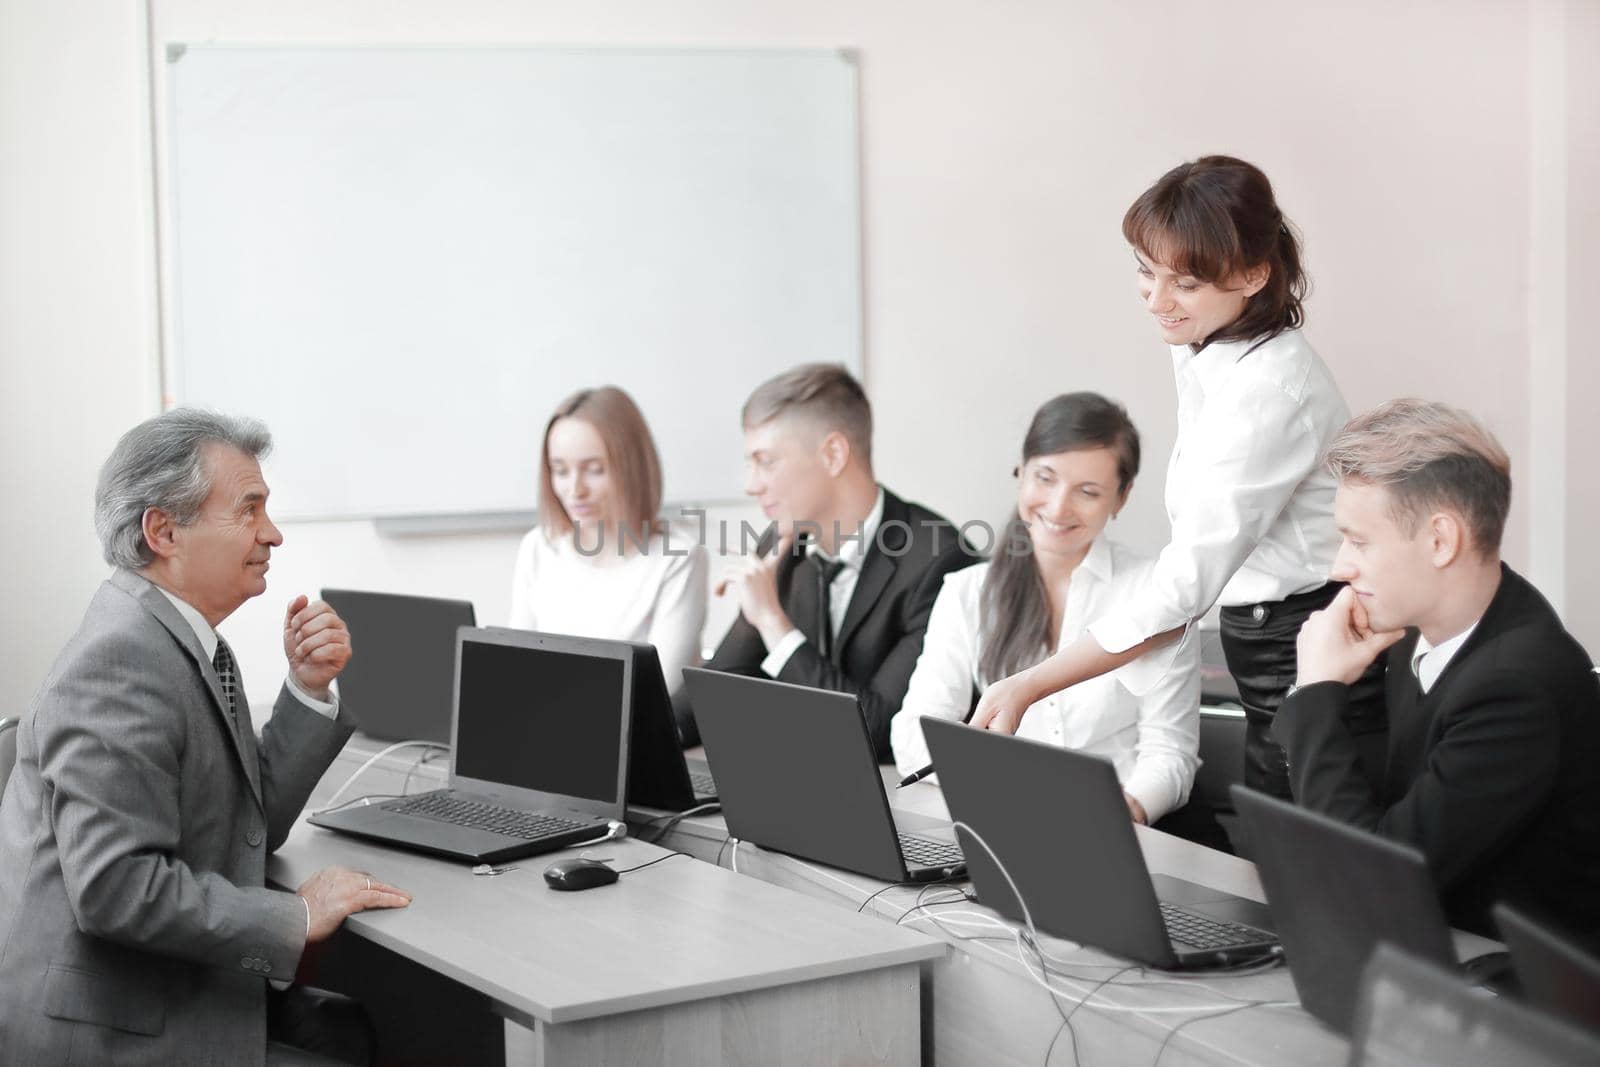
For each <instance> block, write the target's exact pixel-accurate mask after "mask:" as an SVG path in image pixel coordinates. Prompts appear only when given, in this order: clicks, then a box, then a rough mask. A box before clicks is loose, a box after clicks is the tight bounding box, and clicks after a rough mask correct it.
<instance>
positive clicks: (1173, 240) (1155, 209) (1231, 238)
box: [1122, 156, 1306, 347]
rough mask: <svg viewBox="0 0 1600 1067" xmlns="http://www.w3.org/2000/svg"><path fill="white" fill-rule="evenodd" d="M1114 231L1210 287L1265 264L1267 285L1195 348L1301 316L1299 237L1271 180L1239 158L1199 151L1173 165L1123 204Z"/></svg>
mask: <svg viewBox="0 0 1600 1067" xmlns="http://www.w3.org/2000/svg"><path fill="white" fill-rule="evenodd" d="M1122 236H1123V237H1125V238H1127V240H1128V243H1129V244H1131V245H1132V246H1133V247H1134V248H1136V249H1138V250H1139V252H1140V253H1141V254H1142V255H1144V256H1146V257H1147V258H1150V259H1156V260H1159V261H1161V262H1162V263H1164V264H1166V265H1167V266H1168V267H1170V268H1172V269H1173V270H1174V271H1176V272H1178V273H1179V274H1187V275H1189V276H1190V277H1192V278H1197V279H1199V280H1200V281H1203V282H1210V283H1212V284H1213V285H1224V284H1227V283H1229V282H1230V281H1231V280H1232V279H1235V278H1237V277H1238V276H1239V275H1242V274H1244V273H1245V272H1246V271H1249V270H1251V269H1253V268H1255V267H1259V266H1261V265H1263V264H1265V265H1266V266H1267V267H1268V268H1269V272H1270V273H1269V274H1268V276H1267V284H1266V285H1265V287H1263V288H1262V290H1261V291H1260V292H1259V293H1256V294H1255V295H1254V296H1252V297H1251V298H1250V299H1249V300H1248V301H1246V303H1245V306H1244V314H1242V315H1240V316H1239V317H1238V318H1237V319H1235V320H1234V321H1233V322H1231V323H1229V324H1228V325H1227V326H1224V327H1223V328H1222V329H1220V330H1218V331H1217V332H1216V333H1214V334H1212V335H1211V336H1210V337H1207V338H1206V339H1205V341H1204V342H1203V343H1202V347H1204V345H1207V344H1210V343H1211V342H1212V341H1265V340H1267V339H1268V338H1270V337H1275V336H1277V335H1278V334H1280V333H1282V332H1283V331H1285V330H1294V329H1298V328H1299V327H1300V325H1301V323H1302V322H1304V321H1305V311H1304V309H1303V307H1302V306H1301V305H1302V302H1303V301H1304V300H1305V296H1306V276H1305V271H1304V270H1302V269H1301V266H1300V241H1299V239H1298V238H1297V237H1296V236H1295V231H1294V227H1293V226H1291V225H1290V223H1289V220H1288V219H1286V218H1284V216H1283V212H1282V211H1280V210H1279V209H1278V203H1277V201H1276V200H1275V199H1274V198H1273V195H1272V183H1271V182H1269V181H1268V180H1267V176H1266V175H1265V174H1263V173H1261V171H1260V170H1259V169H1258V168H1256V167H1254V166H1251V165H1250V164H1249V163H1246V162H1245V161H1244V160H1242V159H1234V158H1233V157H1232V156H1204V157H1202V158H1200V159H1197V160H1195V161H1194V162H1192V163H1181V164H1179V165H1178V166H1176V167H1173V168H1172V169H1171V170H1169V171H1167V173H1165V174H1163V175H1162V176H1161V180H1160V181H1158V182H1156V183H1155V184H1154V185H1152V186H1151V187H1150V188H1148V189H1146V190H1145V191H1144V193H1143V195H1141V196H1140V197H1139V199H1137V200H1135V201H1134V202H1133V206H1132V207H1130V208H1128V213H1127V214H1126V215H1124V216H1123V217H1122Z"/></svg>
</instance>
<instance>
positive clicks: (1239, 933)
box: [1161, 904, 1273, 948]
mask: <svg viewBox="0 0 1600 1067" xmlns="http://www.w3.org/2000/svg"><path fill="white" fill-rule="evenodd" d="M1161 921H1162V922H1164V923H1166V924H1167V936H1168V937H1170V938H1171V939H1172V940H1173V941H1176V942H1179V943H1181V944H1184V945H1193V946H1194V947H1195V948H1232V947H1234V946H1235V945H1259V944H1264V943H1267V942H1270V941H1272V940H1273V939H1272V937H1271V935H1269V934H1265V933H1263V932H1262V931H1260V930H1256V929H1253V928H1251V927H1249V926H1240V925H1239V924H1238V923H1230V922H1223V921H1221V920H1219V919H1208V918H1206V917H1205V916H1204V915H1196V914H1195V913H1194V912H1192V911H1184V910H1183V909H1182V908H1180V907H1178V906H1177V905H1175V904H1163V905H1161Z"/></svg>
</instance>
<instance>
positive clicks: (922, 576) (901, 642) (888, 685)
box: [678, 490, 978, 761]
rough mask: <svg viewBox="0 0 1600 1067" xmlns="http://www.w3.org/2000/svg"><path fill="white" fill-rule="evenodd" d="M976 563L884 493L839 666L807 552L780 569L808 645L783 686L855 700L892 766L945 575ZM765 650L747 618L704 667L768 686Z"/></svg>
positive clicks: (781, 592)
mask: <svg viewBox="0 0 1600 1067" xmlns="http://www.w3.org/2000/svg"><path fill="white" fill-rule="evenodd" d="M977 559H978V556H977V554H976V553H975V552H974V551H973V550H972V548H971V547H970V546H969V545H967V544H966V543H965V542H964V541H962V540H961V537H960V535H959V534H958V533H957V531H956V529H955V527H953V526H952V525H950V523H949V522H948V521H947V520H946V519H945V518H944V517H942V516H940V515H938V514H936V513H934V512H932V511H929V510H928V509H927V508H925V507H922V506H920V505H918V504H908V503H907V502H906V501H904V500H901V499H900V498H899V497H897V496H895V495H894V494H893V493H891V492H889V491H888V490H884V493H883V519H882V521H881V522H880V524H879V526H878V533H877V536H876V537H875V538H874V539H873V543H872V544H871V545H869V546H868V547H867V553H866V555H865V556H864V557H863V558H862V561H861V576H860V578H859V579H857V581H856V588H855V592H854V593H852V594H851V596H850V606H849V608H848V609H847V611H846V612H845V617H844V622H843V623H842V625H841V626H840V628H839V634H838V637H837V639H836V640H835V641H834V644H833V653H834V654H833V658H832V659H831V660H830V659H824V658H823V657H822V654H821V653H820V652H819V651H818V648H817V620H818V610H817V590H816V585H817V574H816V564H815V562H814V561H813V560H812V559H811V558H810V557H808V556H807V555H806V553H805V548H804V546H803V545H796V546H795V549H794V551H793V552H792V553H791V554H790V556H789V558H788V559H785V560H784V561H783V562H782V563H781V564H780V565H779V566H778V598H779V599H780V600H781V601H782V602H783V608H784V611H785V612H787V613H788V615H789V619H790V621H791V622H793V623H794V625H795V627H796V628H797V629H798V630H799V631H800V632H801V634H803V635H804V636H805V639H806V642H805V644H803V645H801V646H800V647H799V648H797V649H796V650H795V652H794V655H792V656H790V657H789V662H788V663H786V664H784V667H783V671H782V673H780V674H779V675H778V680H779V681H783V682H793V683H794V684H796V685H807V686H811V687H812V688H815V689H832V690H836V691H838V692H843V693H854V694H855V695H856V698H857V700H858V701H859V703H860V705H861V712H862V714H863V715H864V716H865V717H866V720H867V730H868V732H869V733H870V734H871V736H872V744H873V747H874V748H875V749H876V750H877V754H878V759H879V760H880V761H882V760H887V759H889V758H890V754H889V719H890V718H891V717H892V716H893V715H894V713H895V712H897V711H899V710H900V704H901V703H902V702H903V701H904V700H905V696H906V686H907V684H909V683H910V681H911V671H912V669H913V668H915V667H916V665H917V657H918V656H919V655H921V654H922V637H923V634H924V632H926V630H927V628H928V615H929V613H930V612H932V610H933V602H934V600H935V599H936V598H937V597H938V595H939V589H940V587H941V586H942V585H943V584H944V576H945V575H946V574H949V573H950V572H951V571H956V570H960V569H961V568H962V567H965V566H967V565H968V564H969V563H973V562H975V561H976V560H977ZM766 658H767V647H766V645H765V644H764V643H763V642H762V640H761V635H760V634H759V633H757V632H756V628H755V627H753V626H751V625H750V623H749V622H747V621H746V620H745V618H744V617H743V616H740V617H739V618H738V619H737V620H736V621H735V622H734V624H733V627H732V629H730V630H729V631H728V635H727V636H726V637H724V638H723V639H722V644H720V645H719V646H717V652H716V655H714V656H712V657H711V662H710V663H707V664H706V666H707V667H708V668H709V669H711V670H716V671H728V672H730V673H733V674H747V675H751V676H753V677H764V675H763V674H762V672H761V661H762V660H764V659H766ZM678 727H679V731H680V732H681V733H682V735H683V741H684V744H685V745H693V744H697V743H698V742H699V738H700V731H699V729H698V728H697V727H696V726H695V723H694V715H693V712H692V711H690V710H689V709H687V708H686V707H683V708H680V709H679V714H678Z"/></svg>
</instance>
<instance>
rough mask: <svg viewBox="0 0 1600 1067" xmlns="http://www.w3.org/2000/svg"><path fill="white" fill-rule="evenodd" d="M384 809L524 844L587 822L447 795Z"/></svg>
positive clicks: (432, 795) (426, 795)
mask: <svg viewBox="0 0 1600 1067" xmlns="http://www.w3.org/2000/svg"><path fill="white" fill-rule="evenodd" d="M384 807H385V808H387V809H388V810H390V811H392V812H396V813H398V814H400V815H420V816H421V817H422V818H424V819H437V820H439V821H440V822H447V823H450V824H451V825H452V826H466V827H470V828H472V829H474V830H487V831H489V832H490V833H496V834H504V835H506V836H507V837H520V838H521V839H522V840H524V841H537V840H539V839H540V838H544V837H553V836H555V835H556V834H563V833H566V832H568V831H570V830H581V829H583V828H584V827H585V826H586V825H588V824H587V823H581V822H577V821H574V820H572V819H562V818H557V817H556V816H554V815H537V814H534V813H533V812H531V811H518V810H517V809H516V808H501V807H497V806H495V805H493V804H480V803H477V802H476V801H471V800H462V799H460V798H459V797H454V796H451V795H450V794H449V793H442V792H441V793H423V794H421V795H419V796H414V797H411V798H409V799H407V800H397V801H391V802H390V803H388V804H385V805H384Z"/></svg>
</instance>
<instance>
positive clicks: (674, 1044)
mask: <svg viewBox="0 0 1600 1067" xmlns="http://www.w3.org/2000/svg"><path fill="white" fill-rule="evenodd" d="M588 851H589V852H590V853H591V854H593V855H597V856H610V857H614V859H615V861H616V866H617V867H619V868H623V867H631V866H635V865H637V864H640V863H645V862H647V861H649V860H651V859H654V858H656V857H657V856H661V855H665V854H666V851H665V850H663V849H660V848H657V847H655V846H653V845H647V844H644V843H642V842H638V841H628V840H624V841H616V842H610V843H607V844H605V845H603V846H591V848H590V849H589V850H588ZM571 854H573V853H572V852H571V851H570V850H569V851H568V852H565V853H557V854H556V855H557V856H560V855H571ZM552 858H554V857H535V858H532V859H529V860H527V861H524V863H523V864H522V865H521V868H520V869H519V870H516V871H511V872H509V873H507V874H504V875H500V876H498V877H478V876H474V875H473V874H472V873H471V872H470V870H469V869H468V868H466V867H465V866H462V865H459V864H454V863H447V862H443V861H439V860H434V859H430V858H428V857H425V856H418V855H412V854H409V853H404V852H399V851H395V850H392V849H386V848H382V847H379V846H376V845H369V844H365V843H363V842H361V841H358V840H356V839H354V838H349V837H343V836H341V835H337V834H333V833H330V832H328V831H325V830H321V829H318V828H315V827H312V826H309V825H308V824H306V823H304V822H303V821H302V822H301V823H300V824H299V825H298V826H297V827H296V828H295V830H294V832H293V833H292V834H291V836H290V839H289V841H288V842H287V843H286V844H285V845H284V847H283V848H282V849H280V850H279V851H278V853H277V854H276V855H275V856H274V857H273V859H272V861H271V863H270V865H269V868H268V877H269V878H270V879H271V880H272V881H274V882H276V883H277V884H279V885H298V884H299V883H300V882H301V881H302V880H304V879H305V878H307V877H309V876H310V875H311V874H312V873H313V872H314V871H316V870H318V869H319V868H322V867H325V866H329V865H331V864H342V865H345V866H350V867H354V868H356V869H359V870H367V871H371V872H372V873H373V874H375V875H376V876H377V877H379V878H382V879H384V880H385V881H388V882H390V883H392V884H394V885H398V886H401V887H403V888H405V889H406V890H408V891H409V892H410V893H411V894H412V895H413V900H412V904H411V906H410V907H409V908H406V909H403V910H397V911H373V912H365V913H362V914H359V915H354V916H351V917H350V919H349V920H347V922H346V927H347V929H348V930H349V931H350V932H352V933H354V934H356V935H357V936H359V937H362V938H366V939H368V940H370V941H372V942H374V943H376V944H379V945H382V946H384V947H385V948H388V949H390V950H392V951H394V952H396V953H399V954H400V955H402V956H404V957H406V958H407V959H410V960H412V961H414V962H417V963H420V964H422V965H423V966H425V967H427V968H429V969H430V970H432V971H435V972H437V973H438V974H441V975H444V976H446V977H448V978H450V979H453V980H454V981H456V982H459V983H461V984H463V985H465V986H468V987H470V988H472V989H475V990H477V991H479V992H480V993H482V994H484V995H485V996H487V997H488V998H489V999H490V1000H491V1001H492V1002H493V1003H494V1005H495V1006H496V1009H497V1011H499V1012H500V1014H502V1015H503V1016H504V1017H505V1018H506V1019H507V1020H508V1025H507V1060H508V1062H531V1063H535V1064H561V1065H566V1064H582V1063H592V1064H603V1065H608V1067H609V1065H616V1064H629V1063H639V1064H645V1063H649V1064H657V1063H678V1064H686V1065H702V1064H718V1063H728V1064H736V1063H761V1062H800V1063H834V1062H851V1063H857V1062H859V1063H892V1064H905V1065H910V1064H915V1063H918V1062H919V1061H920V1058H921V1053H920V1048H919V1040H920V1037H919V1026H918V1014H919V1010H920V1007H919V988H920V979H919V969H920V966H921V964H922V963H923V962H924V961H930V960H934V959H937V958H939V957H942V956H944V955H945V954H946V948H945V945H944V944H943V943H942V942H941V941H939V940H937V939H934V938H931V937H928V936H925V935H923V934H921V933H918V932H916V931H915V930H911V929H905V928H898V929H897V928H895V927H894V926H892V925H890V924H886V923H882V922H879V921H877V920H875V919H872V918H868V917H860V918H856V917H852V916H850V915H849V914H848V913H844V912H842V911H841V910H840V909H839V908H837V907H835V906H832V905H830V904H828V903H824V902H821V901H817V900H814V899H809V898H807V897H805V896H802V895H800V894H798V893H795V892H792V891H790V890H787V889H784V888H781V887H779V886H777V885H775V884H769V883H766V882H762V881H758V880H756V879H749V878H742V877H740V876H738V875H735V874H734V873H732V872H731V871H727V870H722V869H719V868H717V867H714V866H712V865H710V864H706V863H702V862H700V861H698V860H695V859H690V858H674V859H669V860H666V861H664V862H662V863H659V864H656V865H655V866H653V867H648V868H646V869H644V870H640V871H635V872H633V873H631V874H625V875H623V877H622V880H621V881H620V882H619V883H618V884H617V885H614V886H604V887H601V888H599V889H593V890H588V891H585V892H580V893H558V892H555V891H553V890H551V889H549V888H548V887H547V886H546V885H545V883H544V880H543V878H542V877H541V876H540V872H541V871H542V870H543V868H544V866H545V865H546V864H547V863H549V862H551V859H552Z"/></svg>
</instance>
